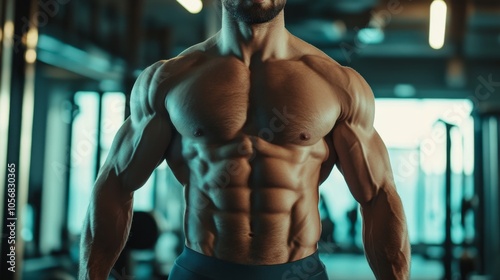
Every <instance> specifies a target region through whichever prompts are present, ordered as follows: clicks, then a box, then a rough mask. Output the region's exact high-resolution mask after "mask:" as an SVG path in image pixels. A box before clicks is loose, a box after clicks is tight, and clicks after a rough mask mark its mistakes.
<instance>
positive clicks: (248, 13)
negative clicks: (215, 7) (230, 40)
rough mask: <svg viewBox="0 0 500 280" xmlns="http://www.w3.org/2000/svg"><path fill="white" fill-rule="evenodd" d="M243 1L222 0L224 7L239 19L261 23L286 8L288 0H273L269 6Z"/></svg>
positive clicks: (245, 21)
mask: <svg viewBox="0 0 500 280" xmlns="http://www.w3.org/2000/svg"><path fill="white" fill-rule="evenodd" d="M238 2H239V3H238ZM241 2H242V1H238V0H222V4H223V5H224V8H225V9H226V10H227V11H228V12H229V14H230V15H231V16H232V17H233V18H234V19H236V20H237V21H241V22H244V23H246V24H260V23H266V22H269V21H271V20H272V19H274V18H275V17H276V16H277V15H278V14H279V13H280V12H281V11H282V10H283V9H284V8H285V3H286V0H276V1H271V2H272V3H271V4H270V6H268V7H263V5H261V4H257V3H252V2H251V3H248V4H247V1H244V3H241ZM276 2H277V3H276Z"/></svg>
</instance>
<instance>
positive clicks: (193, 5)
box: [177, 0, 203, 14]
mask: <svg viewBox="0 0 500 280" xmlns="http://www.w3.org/2000/svg"><path fill="white" fill-rule="evenodd" d="M177 2H179V4H181V5H182V7H184V8H185V9H186V10H187V11H188V12H190V13H192V14H197V13H199V12H201V9H203V3H202V2H201V0H177Z"/></svg>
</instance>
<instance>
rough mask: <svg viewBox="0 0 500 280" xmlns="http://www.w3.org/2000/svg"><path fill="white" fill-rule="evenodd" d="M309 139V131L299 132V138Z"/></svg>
mask: <svg viewBox="0 0 500 280" xmlns="http://www.w3.org/2000/svg"><path fill="white" fill-rule="evenodd" d="M309 139H311V135H310V134H309V133H306V132H303V133H301V134H300V140H302V141H308V140H309Z"/></svg>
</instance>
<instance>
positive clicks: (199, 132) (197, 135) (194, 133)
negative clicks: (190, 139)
mask: <svg viewBox="0 0 500 280" xmlns="http://www.w3.org/2000/svg"><path fill="white" fill-rule="evenodd" d="M203 135H205V132H203V130H202V129H201V128H198V129H196V130H195V131H194V132H193V136H194V137H201V136H203Z"/></svg>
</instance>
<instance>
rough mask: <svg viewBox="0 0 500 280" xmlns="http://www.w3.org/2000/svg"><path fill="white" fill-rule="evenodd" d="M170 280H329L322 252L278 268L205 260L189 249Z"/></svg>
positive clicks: (179, 259) (206, 257)
mask: <svg viewBox="0 0 500 280" xmlns="http://www.w3.org/2000/svg"><path fill="white" fill-rule="evenodd" d="M168 279H169V280H305V279H309V280H328V276H327V274H326V270H325V265H324V264H323V263H322V262H321V260H320V259H319V256H318V252H316V253H314V254H312V255H310V256H309V257H306V258H303V259H300V260H297V261H293V262H289V263H284V264H275V265H245V264H237V263H232V262H228V261H224V260H220V259H217V258H214V257H209V256H205V255H203V254H200V253H198V252H196V251H193V250H191V249H189V248H187V247H184V251H183V252H182V254H181V255H180V256H179V257H178V258H177V259H176V260H175V263H174V267H173V268H172V271H171V273H170V275H169V277H168Z"/></svg>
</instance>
